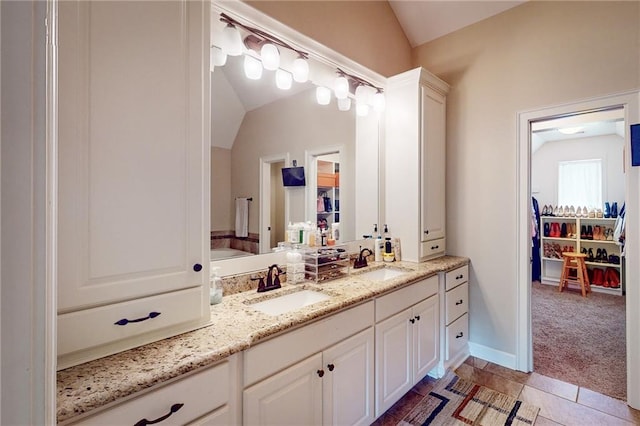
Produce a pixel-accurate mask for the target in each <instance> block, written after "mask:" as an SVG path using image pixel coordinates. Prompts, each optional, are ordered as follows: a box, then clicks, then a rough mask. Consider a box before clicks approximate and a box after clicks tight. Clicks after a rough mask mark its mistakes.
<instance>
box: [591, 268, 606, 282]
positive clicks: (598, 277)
mask: <svg viewBox="0 0 640 426" xmlns="http://www.w3.org/2000/svg"><path fill="white" fill-rule="evenodd" d="M603 281H604V272H603V271H602V269H600V268H593V279H592V280H591V284H593V285H599V286H601V285H602V284H603Z"/></svg>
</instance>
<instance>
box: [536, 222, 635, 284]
mask: <svg viewBox="0 0 640 426" xmlns="http://www.w3.org/2000/svg"><path fill="white" fill-rule="evenodd" d="M553 222H556V223H558V224H560V226H562V224H563V223H565V224H567V226H568V225H569V224H575V225H576V237H575V238H560V237H545V236H544V225H545V223H548V224H549V225H551V223H553ZM615 223H616V219H615V218H586V217H559V216H541V217H540V240H541V242H540V249H541V250H542V253H541V261H542V277H541V282H542V284H549V285H556V286H557V285H558V283H559V282H560V274H561V273H562V259H556V258H552V257H545V250H544V246H545V243H547V244H549V243H550V244H554V243H556V244H558V245H559V246H560V248H562V247H564V246H573V250H574V251H575V252H576V253H580V250H581V249H582V248H583V247H584V248H586V249H587V250H589V249H592V250H593V252H594V254H595V253H596V251H597V249H599V248H600V249H605V250H606V251H607V255H610V254H615V255H616V256H618V257H619V258H620V263H618V264H616V263H605V262H589V261H586V262H585V263H586V265H587V268H588V269H593V268H600V269H606V268H615V269H617V271H618V273H619V275H620V287H618V288H610V287H603V286H595V285H592V286H591V289H592V290H593V291H597V292H601V293H608V294H615V295H618V296H622V294H623V288H624V284H623V281H624V274H623V268H622V262H623V260H622V256H621V255H620V245H619V244H618V243H617V242H616V241H610V240H586V239H582V238H580V229H581V227H582V226H589V225H591V227H592V228H593V227H594V226H596V225H599V226H601V227H605V228H611V229H613V228H614V227H615Z"/></svg>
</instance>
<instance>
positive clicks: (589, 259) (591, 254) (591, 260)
mask: <svg viewBox="0 0 640 426" xmlns="http://www.w3.org/2000/svg"><path fill="white" fill-rule="evenodd" d="M587 261H589V262H593V249H592V248H590V249H589V251H588V252H587Z"/></svg>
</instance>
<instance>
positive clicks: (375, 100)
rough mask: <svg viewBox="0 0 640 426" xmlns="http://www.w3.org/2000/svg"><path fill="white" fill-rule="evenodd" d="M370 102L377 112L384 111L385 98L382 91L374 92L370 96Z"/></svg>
mask: <svg viewBox="0 0 640 426" xmlns="http://www.w3.org/2000/svg"><path fill="white" fill-rule="evenodd" d="M371 103H372V104H373V105H372V106H373V109H374V110H376V111H377V112H382V111H384V107H385V104H386V102H385V98H384V93H382V92H376V93H375V94H374V95H373V96H372V98H371Z"/></svg>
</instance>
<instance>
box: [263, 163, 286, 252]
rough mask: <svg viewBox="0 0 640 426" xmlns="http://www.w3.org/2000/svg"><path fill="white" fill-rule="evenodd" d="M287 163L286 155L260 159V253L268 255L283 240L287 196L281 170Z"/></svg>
mask: <svg viewBox="0 0 640 426" xmlns="http://www.w3.org/2000/svg"><path fill="white" fill-rule="evenodd" d="M288 162H289V155H288V154H281V155H273V156H269V157H263V158H261V159H260V253H270V252H271V251H272V249H273V248H274V247H277V245H278V242H279V241H284V240H285V239H284V229H285V223H287V222H288V221H289V196H288V193H287V191H285V190H284V185H283V183H282V168H283V167H285V165H286V164H288Z"/></svg>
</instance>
